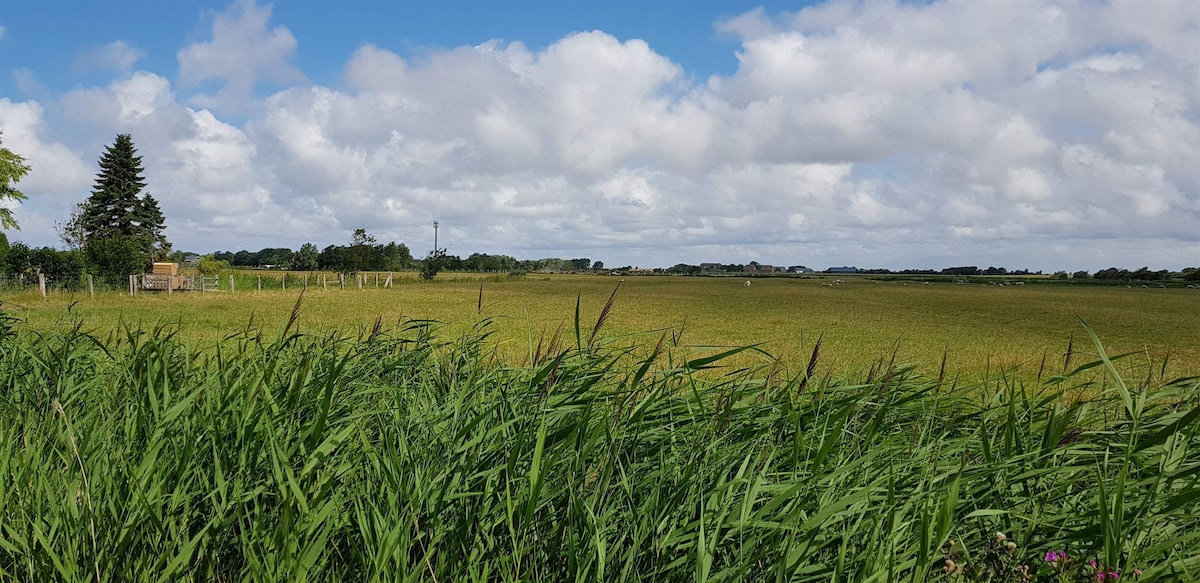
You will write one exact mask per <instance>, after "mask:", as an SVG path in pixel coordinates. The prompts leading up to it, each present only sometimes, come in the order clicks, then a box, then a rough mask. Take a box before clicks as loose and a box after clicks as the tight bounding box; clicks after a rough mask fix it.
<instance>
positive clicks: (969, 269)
mask: <svg viewBox="0 0 1200 583" xmlns="http://www.w3.org/2000/svg"><path fill="white" fill-rule="evenodd" d="M980 273H982V272H981V271H979V268H978V267H976V266H974V265H968V266H963V267H947V268H946V269H943V270H942V275H979V274H980Z"/></svg>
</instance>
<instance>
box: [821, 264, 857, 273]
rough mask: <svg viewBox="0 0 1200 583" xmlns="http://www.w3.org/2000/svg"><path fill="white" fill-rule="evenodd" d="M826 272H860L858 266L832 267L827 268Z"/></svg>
mask: <svg viewBox="0 0 1200 583" xmlns="http://www.w3.org/2000/svg"><path fill="white" fill-rule="evenodd" d="M825 273H858V268H857V267H845V266H842V267H830V268H829V269H826V270H825Z"/></svg>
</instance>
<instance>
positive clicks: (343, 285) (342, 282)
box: [338, 273, 346, 289]
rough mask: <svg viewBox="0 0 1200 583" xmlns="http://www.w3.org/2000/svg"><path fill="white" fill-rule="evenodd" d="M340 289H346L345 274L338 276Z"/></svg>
mask: <svg viewBox="0 0 1200 583" xmlns="http://www.w3.org/2000/svg"><path fill="white" fill-rule="evenodd" d="M338 287H340V288H342V289H346V274H344V273H339V274H338Z"/></svg>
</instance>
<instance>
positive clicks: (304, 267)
mask: <svg viewBox="0 0 1200 583" xmlns="http://www.w3.org/2000/svg"><path fill="white" fill-rule="evenodd" d="M319 256H320V251H317V246H316V245H313V244H312V243H305V244H303V245H301V246H300V250H299V251H297V252H296V254H295V255H294V256H293V257H292V269H294V270H297V271H316V270H317V268H318V263H317V258H318V257H319Z"/></svg>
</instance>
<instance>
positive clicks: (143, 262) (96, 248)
mask: <svg viewBox="0 0 1200 583" xmlns="http://www.w3.org/2000/svg"><path fill="white" fill-rule="evenodd" d="M83 253H84V257H85V258H86V259H87V264H88V265H89V266H90V268H91V269H92V270H94V273H95V275H96V276H98V277H99V278H100V280H101V281H102V282H104V283H105V284H107V285H109V286H114V287H121V286H122V285H125V284H126V283H127V282H128V278H129V276H130V275H137V274H141V273H145V272H146V270H147V269H149V268H150V259H149V258H148V257H147V256H146V254H145V253H144V252H143V249H142V247H141V246H140V245H139V244H138V243H137V242H136V241H134V240H132V239H125V238H121V237H114V238H101V239H90V240H88V242H87V246H85V247H84V252H83Z"/></svg>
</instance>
